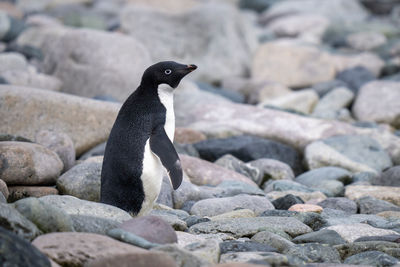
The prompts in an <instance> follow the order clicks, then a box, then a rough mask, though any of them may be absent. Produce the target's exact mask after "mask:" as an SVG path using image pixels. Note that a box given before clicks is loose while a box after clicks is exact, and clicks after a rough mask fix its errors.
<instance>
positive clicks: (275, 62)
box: [251, 40, 335, 88]
mask: <svg viewBox="0 0 400 267" xmlns="http://www.w3.org/2000/svg"><path fill="white" fill-rule="evenodd" d="M251 70H252V71H251V72H252V76H253V77H254V78H256V79H266V80H271V81H274V82H279V83H281V84H283V85H286V86H288V87H296V88H304V87H308V86H312V85H313V84H316V83H319V82H326V81H329V80H332V79H333V78H334V77H335V63H334V62H333V61H332V60H331V57H330V55H329V54H327V53H325V52H322V51H321V50H319V49H318V48H315V47H312V46H306V45H301V44H299V43H297V42H293V41H287V40H284V41H282V40H278V41H271V42H267V43H264V44H262V45H261V46H259V48H258V49H257V51H256V52H255V54H254V57H253V63H252V68H251Z"/></svg>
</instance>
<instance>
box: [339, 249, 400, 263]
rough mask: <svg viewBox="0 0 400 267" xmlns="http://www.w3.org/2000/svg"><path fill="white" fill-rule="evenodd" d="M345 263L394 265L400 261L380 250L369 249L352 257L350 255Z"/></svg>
mask: <svg viewBox="0 0 400 267" xmlns="http://www.w3.org/2000/svg"><path fill="white" fill-rule="evenodd" d="M344 263H347V264H356V265H360V264H365V265H374V266H393V265H396V264H398V263H399V261H398V260H397V259H396V258H394V257H392V256H389V255H387V254H386V253H383V252H380V251H367V252H362V253H359V254H356V255H353V256H351V257H348V258H347V259H346V260H345V261H344Z"/></svg>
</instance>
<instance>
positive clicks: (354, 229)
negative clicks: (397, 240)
mask: <svg viewBox="0 0 400 267" xmlns="http://www.w3.org/2000/svg"><path fill="white" fill-rule="evenodd" d="M326 229H328V230H333V231H335V232H337V233H338V234H339V235H340V236H341V237H342V238H343V239H344V240H346V241H347V242H353V241H354V240H356V239H358V238H360V237H363V236H376V235H389V234H396V233H397V232H395V231H393V230H387V229H379V228H375V227H372V226H370V225H368V224H363V223H355V224H342V225H334V226H329V227H328V228H326Z"/></svg>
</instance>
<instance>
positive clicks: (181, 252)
mask: <svg viewBox="0 0 400 267" xmlns="http://www.w3.org/2000/svg"><path fill="white" fill-rule="evenodd" d="M152 250H153V251H162V252H165V253H166V254H168V255H169V256H171V257H172V258H173V259H174V261H175V263H176V265H177V266H179V267H201V266H204V265H208V263H207V262H206V261H205V260H203V259H201V258H199V257H197V256H195V255H193V254H192V253H190V252H189V251H187V250H185V249H182V248H179V247H178V246H177V245H163V246H160V247H155V248H153V249H152Z"/></svg>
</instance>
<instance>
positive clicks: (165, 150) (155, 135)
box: [150, 126, 183, 190]
mask: <svg viewBox="0 0 400 267" xmlns="http://www.w3.org/2000/svg"><path fill="white" fill-rule="evenodd" d="M150 148H151V151H152V152H153V153H154V154H156V155H157V156H158V157H159V158H160V160H161V163H162V165H163V166H164V168H165V169H167V172H168V176H169V178H170V180H171V182H172V187H173V188H174V190H176V189H178V187H179V186H180V185H181V183H182V177H183V174H182V167H181V161H180V160H179V156H178V153H176V150H175V148H174V145H173V144H172V142H171V140H169V138H168V136H167V134H166V133H165V130H164V127H163V126H157V127H156V128H154V129H153V132H152V134H151V137H150Z"/></svg>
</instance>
